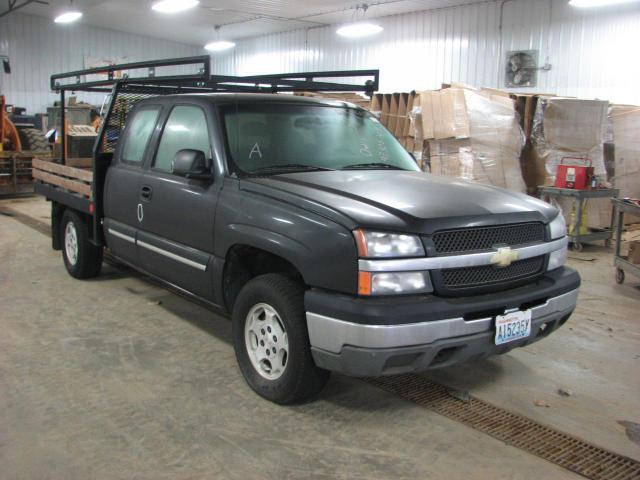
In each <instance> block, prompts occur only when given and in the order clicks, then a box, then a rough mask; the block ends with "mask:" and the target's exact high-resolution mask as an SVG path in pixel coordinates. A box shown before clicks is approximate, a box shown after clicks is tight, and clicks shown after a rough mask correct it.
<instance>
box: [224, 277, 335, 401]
mask: <svg viewBox="0 0 640 480" xmlns="http://www.w3.org/2000/svg"><path fill="white" fill-rule="evenodd" d="M303 299H304V289H303V288H302V286H301V285H299V284H298V283H296V282H294V281H293V280H291V279H289V278H288V277H285V276H284V275H280V274H267V275H261V276H259V277H256V278H254V279H253V280H251V281H249V282H248V283H247V284H246V285H245V286H244V287H243V288H242V290H241V291H240V293H239V295H238V299H237V300H236V302H235V305H234V308H233V340H234V345H235V351H236V358H237V360H238V365H239V366H240V370H241V371H242V374H243V376H244V378H245V380H246V381H247V383H248V384H249V386H250V387H251V388H252V389H253V390H254V391H255V392H256V393H258V395H261V396H262V397H264V398H266V399H268V400H271V401H272V402H276V403H280V404H289V403H295V402H301V401H304V400H308V399H310V398H312V397H314V396H315V395H317V394H318V393H319V392H320V391H321V390H322V388H323V387H324V385H325V384H326V383H327V380H328V379H329V375H330V374H329V372H328V371H326V370H322V369H320V368H318V367H316V365H315V363H314V362H313V358H312V356H311V347H310V344H309V333H308V332H307V323H306V319H305V312H304V302H303Z"/></svg>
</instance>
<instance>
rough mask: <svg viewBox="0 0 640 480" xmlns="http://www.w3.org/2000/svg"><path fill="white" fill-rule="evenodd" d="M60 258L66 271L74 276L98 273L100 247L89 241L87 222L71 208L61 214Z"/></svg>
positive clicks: (80, 276) (100, 257)
mask: <svg viewBox="0 0 640 480" xmlns="http://www.w3.org/2000/svg"><path fill="white" fill-rule="evenodd" d="M62 258H63V260H64V266H65V267H66V268H67V272H69V275H71V276H72V277H74V278H91V277H96V276H98V275H99V274H100V269H101V267H102V248H101V247H97V246H95V245H94V244H92V243H91V242H90V241H89V229H88V228H87V224H86V223H85V222H83V221H82V219H81V218H80V217H79V216H78V214H76V213H75V212H73V211H71V210H66V211H65V212H64V214H63V215H62Z"/></svg>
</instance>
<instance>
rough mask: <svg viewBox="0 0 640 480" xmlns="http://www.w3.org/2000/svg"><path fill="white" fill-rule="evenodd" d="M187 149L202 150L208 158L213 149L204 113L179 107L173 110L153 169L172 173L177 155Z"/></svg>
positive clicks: (199, 110) (188, 107)
mask: <svg viewBox="0 0 640 480" xmlns="http://www.w3.org/2000/svg"><path fill="white" fill-rule="evenodd" d="M186 148H189V149H192V150H201V151H203V152H204V154H205V156H208V155H209V150H210V149H211V147H210V143H209V130H208V129H207V119H206V117H205V115H204V111H203V110H202V109H201V108H200V107H193V106H187V105H179V106H177V107H174V109H173V110H171V115H169V119H168V120H167V124H166V125H165V127H164V131H163V132H162V139H161V140H160V146H159V147H158V152H157V153H156V158H155V160H154V162H153V167H154V168H157V169H160V170H164V171H165V172H171V164H172V162H173V158H174V157H175V155H176V153H178V151H179V150H183V149H186Z"/></svg>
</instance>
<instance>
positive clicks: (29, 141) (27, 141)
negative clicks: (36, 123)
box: [18, 128, 49, 152]
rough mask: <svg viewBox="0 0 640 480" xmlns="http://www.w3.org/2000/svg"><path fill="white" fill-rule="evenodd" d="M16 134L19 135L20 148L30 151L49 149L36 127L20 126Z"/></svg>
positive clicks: (47, 143)
mask: <svg viewBox="0 0 640 480" xmlns="http://www.w3.org/2000/svg"><path fill="white" fill-rule="evenodd" d="M18 135H20V143H22V150H28V151H30V152H48V151H49V142H48V141H47V139H46V138H45V136H44V135H43V134H42V132H41V131H40V130H38V129H37V128H20V129H18Z"/></svg>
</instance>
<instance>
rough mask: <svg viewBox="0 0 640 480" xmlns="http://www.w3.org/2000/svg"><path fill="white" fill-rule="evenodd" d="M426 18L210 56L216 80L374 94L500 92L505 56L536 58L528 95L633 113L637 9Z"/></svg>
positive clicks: (549, 0)
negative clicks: (463, 86)
mask: <svg viewBox="0 0 640 480" xmlns="http://www.w3.org/2000/svg"><path fill="white" fill-rule="evenodd" d="M502 3H503V2H500V1H494V2H491V1H489V2H477V3H474V4H471V5H466V6H459V7H449V8H441V9H435V10H425V11H422V12H415V13H407V14H402V15H394V16H389V17H383V18H378V19H376V22H378V23H380V24H381V25H382V26H383V27H384V31H383V32H382V33H381V34H380V35H377V36H375V37H369V38H366V39H359V40H352V39H351V40H350V39H344V38H341V37H339V36H337V35H336V34H335V27H334V26H331V27H323V28H312V29H308V30H296V31H294V32H287V33H282V34H273V35H266V36H262V37H257V38H252V39H247V40H243V41H239V42H238V45H237V47H236V48H235V50H234V51H232V52H229V53H222V54H218V55H215V56H214V59H213V68H214V72H217V73H228V74H248V73H252V74H254V73H278V72H292V71H296V70H297V71H304V70H306V71H310V70H337V69H353V68H380V70H381V90H382V91H400V90H405V91H406V90H409V89H430V88H438V87H439V86H440V85H441V84H442V83H450V82H462V83H467V84H470V85H474V86H488V87H500V88H502V87H503V86H504V83H503V76H504V75H503V72H502V69H503V63H502V62H499V58H501V57H504V55H505V54H506V52H507V51H509V50H520V49H536V50H539V52H540V63H541V64H542V63H544V62H545V61H546V60H547V58H548V61H549V63H550V64H551V65H552V68H551V70H549V71H540V72H539V75H538V86H537V87H536V88H534V89H525V90H522V91H528V92H546V93H557V94H560V95H570V96H577V97H584V98H596V97H597V98H606V99H609V100H611V101H613V102H617V103H635V104H640V89H638V88H637V87H636V86H635V84H636V83H637V81H636V79H637V78H639V77H640V62H636V61H635V60H633V58H634V57H633V54H632V49H633V48H634V46H635V44H636V43H637V42H638V39H640V33H639V32H640V4H638V3H636V4H630V5H623V6H617V7H615V8H614V7H611V8H606V9H586V10H580V9H576V8H574V7H571V6H569V5H568V2H567V0H509V1H507V2H504V7H503V15H502V18H503V25H502V34H501V33H500V18H501V15H500V12H501V5H502Z"/></svg>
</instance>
